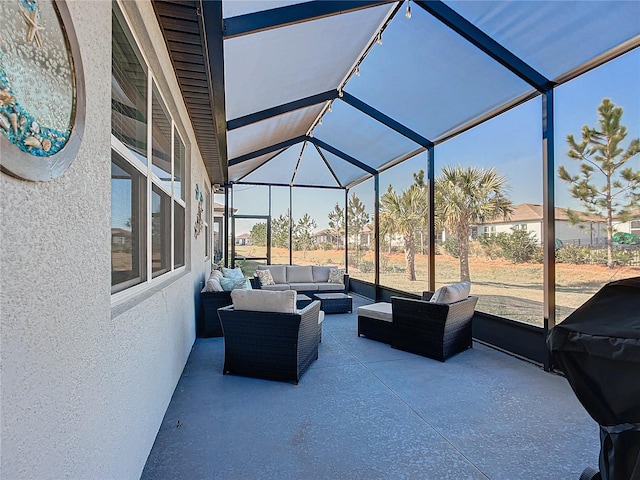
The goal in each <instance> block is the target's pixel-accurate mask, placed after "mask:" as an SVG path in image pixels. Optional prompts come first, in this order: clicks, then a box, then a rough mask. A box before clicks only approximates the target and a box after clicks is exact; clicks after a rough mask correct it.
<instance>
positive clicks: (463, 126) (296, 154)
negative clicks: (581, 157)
mask: <svg viewBox="0 0 640 480" xmlns="http://www.w3.org/2000/svg"><path fill="white" fill-rule="evenodd" d="M155 3H157V4H158V5H157V6H155V8H156V12H157V13H158V18H159V20H160V23H161V26H162V28H163V31H164V34H165V38H170V37H171V38H173V36H172V35H171V34H175V35H178V33H177V32H180V31H181V28H182V27H183V26H184V25H181V24H180V23H179V22H178V21H176V18H177V19H179V18H181V15H184V18H187V17H188V16H189V15H190V14H192V13H193V11H191V12H190V11H189V9H192V10H193V9H195V10H196V11H197V12H199V14H200V17H199V31H200V33H201V37H202V38H206V52H207V55H204V56H203V57H202V63H204V65H205V67H206V71H207V75H208V78H209V82H208V89H209V98H210V104H211V109H212V117H213V127H214V130H215V132H216V137H215V138H216V141H217V146H218V150H217V152H216V153H217V154H218V155H219V157H220V163H221V164H222V165H223V166H226V168H224V167H223V168H222V169H221V170H222V171H219V170H216V169H210V171H209V175H210V177H211V179H212V183H215V184H219V185H221V186H224V189H225V199H226V205H227V208H228V209H229V210H228V211H229V212H231V211H236V210H237V213H238V215H253V216H256V215H268V216H270V218H271V219H272V222H273V218H274V217H276V216H278V214H280V215H282V214H285V215H287V214H288V215H289V218H290V221H291V224H290V228H289V244H288V251H289V259H288V261H290V262H291V263H297V262H299V261H312V260H310V259H305V260H301V259H300V258H295V254H294V253H292V251H293V250H294V247H293V240H292V236H293V233H292V232H293V229H294V225H293V224H294V223H295V217H296V215H298V214H297V213H296V211H297V212H298V213H299V215H298V216H302V213H303V212H304V213H307V210H312V204H313V202H314V200H313V199H314V198H320V196H322V195H328V196H330V197H331V203H332V204H333V203H336V204H337V206H339V207H340V208H342V209H343V211H344V212H347V217H348V212H349V210H350V209H349V201H350V199H351V198H352V196H353V195H354V194H356V196H357V197H358V198H359V199H361V200H362V201H363V203H364V204H365V209H366V211H367V213H368V215H369V219H368V220H369V221H368V222H366V225H365V226H359V227H358V231H357V232H355V231H351V232H350V231H349V229H350V226H351V227H352V226H353V223H352V222H351V221H350V220H349V219H348V218H346V219H345V220H344V221H343V223H344V227H343V228H342V232H341V233H340V234H339V235H340V236H342V238H343V240H342V242H343V244H344V253H343V254H342V255H343V256H342V257H341V258H338V257H336V256H335V255H334V256H333V257H332V258H331V259H332V260H333V262H334V263H341V262H342V264H344V266H345V267H346V268H347V269H348V270H349V272H350V273H351V275H352V278H353V279H354V282H353V288H354V289H355V290H356V291H358V292H360V293H363V294H366V295H367V296H370V297H374V298H383V299H384V298H388V296H389V295H390V293H392V292H394V291H395V290H398V289H399V290H404V291H407V289H406V288H397V287H398V284H397V282H394V280H393V278H392V277H391V276H389V280H388V281H387V280H385V278H386V277H385V275H386V273H385V272H386V269H388V268H387V265H386V264H388V263H390V262H391V263H392V261H391V260H389V258H392V257H393V255H392V254H393V253H394V249H395V250H402V245H401V242H402V238H401V237H402V236H401V235H400V234H396V237H395V245H394V237H393V232H391V233H390V232H389V231H388V230H389V229H388V225H385V224H384V216H383V215H382V214H381V213H380V212H381V210H380V209H381V198H383V197H384V195H385V192H386V191H387V188H393V189H394V191H396V192H397V193H398V194H399V193H400V192H401V191H403V190H404V189H405V188H408V187H409V186H410V185H411V184H412V183H414V181H415V179H414V174H419V172H420V170H423V171H424V183H423V184H422V185H423V188H424V190H423V191H424V194H425V196H426V200H427V202H426V203H427V210H426V212H425V215H424V216H425V218H426V219H427V221H426V222H425V225H424V227H422V230H421V238H420V242H422V243H423V244H422V245H421V246H420V252H421V253H420V254H421V255H423V257H424V258H423V261H424V269H423V270H422V271H420V272H419V273H420V277H421V279H420V281H421V282H422V283H419V285H418V287H419V288H412V289H413V290H419V289H424V290H427V289H429V290H433V289H435V288H436V287H437V286H439V285H440V284H442V283H446V281H448V280H455V278H454V279H450V278H448V277H446V276H444V275H439V274H438V272H439V271H444V267H442V268H441V265H444V263H443V262H442V260H441V256H440V255H439V253H441V250H440V247H439V246H438V244H439V243H440V242H444V241H446V231H445V230H446V229H443V227H442V226H440V225H438V224H437V223H438V222H437V220H438V219H437V218H436V210H437V201H438V200H437V198H438V197H437V191H436V190H437V185H438V184H437V178H438V176H439V175H440V173H441V171H442V168H443V167H446V166H448V165H456V164H462V165H463V166H464V165H465V163H466V166H470V167H471V166H475V165H476V164H477V165H478V166H479V167H487V168H490V167H493V166H494V165H492V161H495V160H494V159H492V158H491V156H492V155H491V144H492V143H493V142H497V143H499V142H504V140H505V139H507V138H512V137H514V138H515V139H516V140H518V139H519V138H520V136H521V135H525V136H526V140H523V141H522V142H520V143H521V144H524V143H527V145H531V146H529V147H527V148H528V149H529V150H528V151H527V152H526V153H524V154H522V153H521V152H516V153H512V155H513V157H514V158H515V157H518V161H519V162H522V163H520V166H519V167H518V166H517V165H516V162H515V160H514V161H513V162H512V163H511V164H510V167H509V168H510V169H511V170H510V172H509V173H508V174H507V175H505V176H507V177H509V178H510V179H511V180H514V181H515V180H517V179H518V178H519V179H520V180H519V181H520V183H522V182H523V180H522V177H524V178H526V179H527V180H526V182H528V183H529V184H530V185H528V187H531V189H532V190H533V192H534V193H533V194H532V195H530V196H529V197H527V198H524V199H523V200H521V203H522V204H523V205H534V206H536V207H537V208H538V211H539V214H538V217H536V222H538V223H539V231H538V232H537V244H538V246H539V247H541V254H540V255H541V258H539V259H538V261H537V265H538V267H537V268H538V270H537V272H536V273H535V280H534V282H533V283H534V285H530V286H529V288H530V289H535V290H536V292H537V293H536V294H535V295H533V294H532V296H531V298H529V297H528V294H526V295H525V294H523V295H522V296H521V297H522V298H520V300H522V301H523V302H525V301H526V302H528V303H531V302H533V303H535V304H536V305H537V308H538V310H537V311H536V313H535V315H536V316H537V317H538V319H539V321H538V322H536V323H537V324H536V325H532V324H531V322H526V321H525V322H524V323H523V322H522V321H519V322H509V321H503V320H504V319H505V318H506V319H509V318H511V319H515V320H521V319H519V318H518V317H517V315H515V314H514V311H515V310H517V308H519V307H514V306H513V305H511V306H510V307H505V309H501V308H499V307H496V306H495V305H498V303H499V302H498V303H494V304H492V305H493V306H492V307H491V308H490V310H491V311H487V312H484V313H486V315H485V314H480V317H482V318H483V319H481V320H480V321H479V322H476V325H477V327H478V328H477V329H476V332H475V333H477V335H478V337H479V338H481V339H484V340H486V341H488V342H490V343H493V344H499V345H500V346H503V347H504V348H506V349H507V350H511V351H515V352H516V353H519V354H522V355H524V356H527V357H529V358H533V359H535V360H538V361H541V362H543V363H545V366H549V365H548V357H547V354H546V350H545V346H544V337H545V334H546V331H547V330H548V329H549V328H551V327H552V326H553V325H554V324H555V323H556V321H557V320H558V319H562V318H564V316H566V314H567V313H568V312H570V311H571V309H572V308H575V307H576V306H577V305H569V303H567V305H564V303H562V302H561V303H562V305H558V304H557V302H556V298H557V296H558V295H559V293H560V292H561V290H563V289H561V288H559V285H560V283H561V282H559V281H558V279H557V275H558V269H557V265H558V264H557V263H556V260H555V259H556V251H555V247H556V245H557V241H556V240H557V239H558V238H559V235H558V232H557V230H558V229H559V228H560V227H559V225H560V223H558V222H560V221H563V220H566V219H563V218H559V217H562V215H563V214H564V213H563V212H565V210H566V209H567V207H570V206H571V205H568V204H567V202H566V201H565V200H564V199H565V197H566V198H568V197H567V195H566V193H565V192H564V190H566V188H565V187H562V188H563V191H562V192H560V191H559V188H561V187H560V185H559V184H557V179H556V176H557V171H558V166H559V165H560V164H561V163H566V161H567V160H566V157H565V152H566V150H567V148H566V142H565V137H566V133H575V134H576V136H579V132H580V127H581V126H582V125H583V124H589V125H593V124H594V123H595V118H592V116H589V117H585V118H582V119H581V120H580V122H581V123H580V124H579V125H578V126H577V127H575V128H574V126H573V124H572V125H571V126H570V127H569V126H568V127H567V129H568V132H565V131H564V129H563V128H559V127H558V123H559V122H564V118H565V116H566V113H565V112H566V111H568V110H570V109H572V108H573V109H575V107H569V106H567V107H565V105H568V104H569V100H568V99H569V98H570V97H572V95H573V91H574V90H576V89H577V87H573V85H574V84H577V83H576V82H583V83H584V85H581V87H580V88H581V89H582V88H584V89H589V88H592V87H590V86H589V81H587V80H589V78H590V77H589V75H591V72H598V71H604V72H608V73H607V74H606V75H605V76H606V77H607V79H606V80H605V81H604V82H601V84H602V85H604V90H603V91H602V93H600V91H598V92H597V93H596V94H595V95H599V99H598V100H597V101H596V102H595V103H594V102H593V101H592V100H591V98H589V99H587V98H585V99H584V101H579V100H577V101H575V102H576V103H575V104H576V105H580V106H581V107H584V109H585V110H586V111H589V112H590V113H591V114H593V113H594V112H596V108H597V106H598V104H599V100H601V99H602V98H603V97H608V96H614V95H617V92H618V90H617V89H621V90H622V91H623V92H624V95H625V96H623V97H622V98H623V100H618V101H620V102H621V103H622V105H623V106H624V108H625V117H624V120H626V123H625V122H623V123H625V124H626V125H628V127H629V132H630V138H635V137H637V136H638V132H639V131H640V120H639V119H640V95H639V93H638V84H640V55H639V52H640V49H638V46H640V21H639V20H638V19H640V3H639V2H636V1H606V2H605V1H589V2H585V1H566V2H565V1H562V2H560V1H518V2H513V1H473V2H471V1H404V2H395V1H311V2H290V1H275V0H274V1H223V2H215V1H201V2H194V3H193V4H192V3H189V2H186V3H185V2H155ZM163 9H164V16H163ZM167 12H171V15H172V18H173V22H171V21H169V20H168V19H167ZM167 43H168V46H169V50H170V53H171V55H172V59H173V61H174V65H176V64H177V63H179V62H177V59H179V54H180V47H179V46H177V44H176V43H175V41H168V42H167ZM181 61H182V62H183V64H182V66H179V65H176V72H177V75H178V79H179V82H180V83H181V85H182V86H183V89H184V85H185V83H188V82H185V79H188V77H189V72H188V69H187V67H185V66H184V65H185V63H184V62H186V63H187V64H188V62H189V61H192V60H190V59H188V58H187V59H181ZM193 61H194V62H196V63H197V61H195V60H193ZM607 69H610V70H607ZM582 77H584V78H586V79H587V80H585V81H582V80H581V78H582ZM620 77H625V78H627V79H628V80H629V84H630V85H632V86H631V87H628V86H626V87H625V86H617V84H616V82H617V79H618V78H620ZM608 82H609V83H611V85H612V86H611V89H612V93H610V92H609V91H608V90H607V88H606V87H607V83H608ZM614 84H616V85H614ZM183 93H184V92H183ZM185 96H186V95H185ZM617 98H621V97H619V96H616V97H614V102H615V101H616V99H617ZM211 99H212V100H211ZM587 103H588V105H586V104H587ZM583 104H584V105H583ZM187 106H188V108H189V111H190V114H191V115H192V117H193V116H194V112H196V113H197V112H198V109H202V108H203V107H202V105H197V104H196V105H193V104H191V105H190V104H189V103H188V102H187ZM565 109H566V110H565ZM521 117H525V118H526V120H521ZM485 125H489V126H490V127H488V128H489V129H493V132H492V133H491V134H490V135H488V136H486V137H485V138H486V139H487V140H485V141H483V140H482V135H480V133H484V132H485V130H483V129H484V128H485V127H484V126H485ZM559 130H560V132H559ZM496 131H499V134H496ZM478 132H480V133H478ZM559 133H560V134H559ZM474 136H476V137H480V138H478V139H477V140H475V141H476V147H475V150H476V151H477V152H479V154H478V157H479V158H477V159H469V158H466V157H464V156H463V155H461V156H456V155H455V152H456V148H455V146H456V145H457V143H456V142H458V144H459V142H462V140H458V139H468V140H464V141H465V142H467V143H471V142H472V140H471V138H475V137H474ZM515 142H516V141H514V143H515ZM520 157H522V158H520ZM630 162H631V164H630V165H631V166H632V168H633V169H635V170H637V169H638V167H639V166H640V159H638V156H637V155H636V156H635V157H633V158H632V159H631V160H630ZM408 165H410V167H409V166H408ZM523 165H524V166H523ZM399 177H402V180H399V179H398V178H399ZM516 183H518V182H516ZM388 186H390V187H388ZM251 188H254V190H251ZM303 188H304V189H310V190H308V191H309V192H316V193H315V195H316V196H313V195H311V194H309V195H307V194H302V193H294V192H299V191H301V189H303ZM239 192H244V193H239ZM247 192H249V193H247ZM250 192H253V193H250ZM258 192H260V193H258ZM318 192H320V193H318ZM322 192H324V193H322ZM254 193H255V195H254ZM278 196H280V197H282V199H283V200H282V204H281V205H280V206H276V205H275V203H274V200H273V198H274V197H278ZM220 197H221V196H219V199H220ZM276 203H277V202H276ZM516 203H517V202H516V201H513V204H514V205H515V204H516ZM310 204H311V205H310ZM282 205H284V206H282ZM258 210H260V211H258ZM287 212H288V213H287ZM229 217H230V215H227V219H229ZM527 221H529V220H527ZM319 223H322V222H319ZM596 223H597V222H596ZM525 224H526V222H525V221H522V222H521V223H520V224H519V225H521V226H522V225H525ZM593 224H594V221H593V220H591V225H592V227H593ZM321 226H322V225H320V226H319V227H318V228H320V227H321ZM365 227H366V228H365ZM272 228H273V226H272V227H271V229H272ZM474 228H479V227H478V226H477V225H472V231H471V232H470V235H472V236H473V234H474V231H473V229H474ZM489 228H490V227H489V226H487V231H489V230H488V229H489ZM530 228H531V227H530ZM232 230H234V231H232ZM328 230H330V229H328ZM334 230H336V233H337V230H338V229H334ZM365 230H366V232H365ZM246 233H248V232H240V231H238V230H237V229H235V228H233V229H232V228H231V226H230V225H229V223H227V235H225V239H226V241H227V243H228V245H227V250H226V251H227V253H231V252H232V250H235V248H234V247H235V246H236V244H237V241H236V238H235V237H236V235H240V234H246ZM354 236H357V239H356V240H350V239H353V238H354ZM363 238H366V239H367V242H366V245H364V246H365V247H366V249H367V250H366V252H367V253H366V254H365V255H364V256H362V257H361V258H359V259H358V261H366V262H369V263H370V264H371V265H369V264H367V265H369V267H368V268H369V269H370V271H368V272H359V271H358V270H359V269H357V268H354V267H353V262H351V260H350V258H351V257H350V255H354V254H352V253H350V252H351V251H352V250H353V249H354V247H356V248H358V249H359V248H360V246H362V245H363V244H364V243H363ZM416 238H417V236H416ZM592 238H593V234H592ZM327 243H331V242H327ZM336 243H337V244H339V243H340V242H339V241H338V242H336ZM350 244H351V245H350ZM305 252H306V250H305ZM387 254H388V255H387ZM261 255H262V254H261ZM357 255H358V256H359V257H360V256H361V253H360V252H358V254H357ZM265 256H270V255H267V254H265ZM362 258H366V259H367V260H362ZM316 260H318V259H316ZM392 267H393V268H395V266H394V265H392ZM393 268H390V271H393ZM397 269H402V266H401V265H399V266H398V267H397ZM473 273H474V272H472V274H473ZM389 275H391V274H389ZM493 275H494V276H497V277H499V276H500V275H501V273H500V272H499V271H496V272H494V274H493ZM568 275H569V276H571V275H572V273H571V272H569V273H568ZM585 275H587V276H588V274H585ZM617 275H619V276H623V277H624V276H637V275H640V273H639V272H638V266H637V264H635V265H634V264H633V263H631V264H630V266H629V268H627V269H625V270H623V271H621V272H617ZM577 276H580V275H577ZM473 277H474V276H473V275H472V283H473V282H474V278H473ZM476 277H477V278H480V277H479V276H477V275H476ZM490 277H491V274H489V277H487V278H488V279H487V280H485V281H484V283H485V284H489V283H492V280H491V279H490ZM496 280H497V279H496ZM385 282H386V283H385ZM481 283H482V282H478V288H482V287H481V285H480V284H481ZM507 283H508V282H507ZM530 283H531V282H530ZM595 283H597V280H595ZM603 283H604V282H603ZM474 285H475V284H474ZM581 288H582V287H581V284H580V283H578V282H577V283H576V284H575V285H571V286H570V287H567V288H566V290H571V289H575V290H581ZM590 288H591V289H594V291H595V290H597V288H596V287H595V286H594V285H590ZM587 290H588V289H586V290H584V291H583V293H584V295H583V297H581V299H580V300H581V301H582V300H585V299H586V298H587V297H588V291H587ZM480 295H481V296H482V292H480ZM510 295H511V294H510V293H509V288H507V289H505V291H504V293H503V294H502V295H494V296H495V297H496V298H497V297H505V298H506V297H510ZM518 295H519V294H518V293H516V294H515V296H516V297H518ZM505 302H506V303H509V302H508V301H505ZM563 302H564V300H563ZM482 306H483V305H482V302H481V303H480V304H479V309H480V310H481V311H482ZM565 307H566V308H565ZM516 330H517V331H518V332H520V333H518V334H514V333H513V332H514V331H516ZM520 334H522V336H520V337H519V336H518V335H520ZM507 337H508V338H509V342H508V343H510V344H509V345H505V344H504V342H502V340H503V339H505V338H507ZM514 339H515V340H514ZM514 343H515V344H517V345H514Z"/></svg>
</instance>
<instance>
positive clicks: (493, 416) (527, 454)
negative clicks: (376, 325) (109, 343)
mask: <svg viewBox="0 0 640 480" xmlns="http://www.w3.org/2000/svg"><path fill="white" fill-rule="evenodd" d="M367 303H371V301H370V300H368V299H365V298H362V297H358V296H355V295H354V313H353V314H340V315H327V316H326V317H325V321H324V327H323V341H322V343H321V344H320V348H319V359H318V360H317V361H316V362H315V363H314V364H312V366H311V367H310V368H309V370H307V372H306V373H305V374H304V376H303V377H302V378H301V380H300V383H299V385H294V384H290V383H282V382H274V381H268V380H260V379H252V378H244V377H239V376H233V375H226V376H223V375H222V373H221V372H222V364H223V359H224V339H222V338H212V339H198V340H197V341H196V343H195V345H194V346H193V350H192V352H191V356H190V358H189V361H188V363H187V365H186V367H185V369H184V372H183V374H182V378H181V379H180V381H179V383H178V386H177V388H176V391H175V392H174V395H173V399H172V401H171V404H170V405H169V408H168V410H167V412H166V414H165V417H164V420H163V422H162V426H161V428H160V431H159V432H158V435H157V438H156V441H155V444H154V446H153V449H152V451H151V454H150V455H149V458H148V460H147V464H146V466H145V469H144V472H143V475H142V478H143V479H167V480H168V479H171V480H179V479H216V478H224V479H350V480H351V479H367V480H369V479H401V478H402V479H455V480H458V479H487V478H488V479H496V480H497V479H505V480H515V479H547V480H565V479H566V480H570V479H575V480H578V478H579V476H580V473H581V472H582V471H583V469H584V468H585V467H587V466H594V467H597V463H598V452H599V440H598V438H599V437H598V435H599V431H598V425H597V423H596V422H594V421H593V420H592V419H591V418H590V417H589V416H588V415H587V413H586V412H585V410H584V408H583V407H582V406H581V405H580V403H579V402H578V400H577V399H576V397H575V395H574V394H573V392H572V391H571V388H570V386H569V384H568V383H567V381H566V379H564V378H563V377H561V376H558V375H554V374H551V373H547V372H544V371H543V370H542V369H541V368H540V367H538V366H536V365H532V364H530V363H527V362H524V361H522V360H519V359H516V358H513V357H511V356H509V355H506V354H504V353H501V352H498V351H496V350H493V349H491V348H488V347H486V346H483V345H479V344H475V343H474V348H473V349H471V350H468V351H466V352H463V353H461V354H458V355H456V356H454V357H452V358H451V359H449V360H447V362H446V363H441V362H438V361H435V360H430V359H428V358H423V357H420V356H417V355H413V354H410V353H406V352H403V351H399V350H394V349H392V348H391V347H389V345H385V344H382V343H379V342H375V341H372V340H369V339H366V338H364V337H360V338H359V337H358V336H357V333H356V332H357V321H356V313H355V309H356V308H357V306H360V305H364V304H367Z"/></svg>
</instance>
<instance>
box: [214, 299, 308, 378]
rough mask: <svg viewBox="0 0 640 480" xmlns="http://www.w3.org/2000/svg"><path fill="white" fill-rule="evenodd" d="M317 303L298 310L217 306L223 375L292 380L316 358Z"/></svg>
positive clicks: (299, 375)
mask: <svg viewBox="0 0 640 480" xmlns="http://www.w3.org/2000/svg"><path fill="white" fill-rule="evenodd" d="M319 313H320V302H319V301H314V302H312V303H310V304H309V305H308V306H306V307H305V308H304V309H302V310H300V311H299V312H298V313H274V312H253V311H246V310H234V308H233V306H232V305H230V306H228V307H224V308H220V309H219V310H218V315H219V316H220V323H221V324H222V331H223V332H224V367H223V370H222V373H223V374H227V373H232V374H237V375H243V376H247V377H257V378H266V379H270V380H281V381H293V382H295V383H296V384H297V383H298V381H299V380H300V377H301V376H302V374H303V373H304V372H305V371H306V370H307V368H308V367H309V365H311V364H312V363H313V362H314V361H315V360H317V358H318V342H319V341H320V338H319V327H318V315H319Z"/></svg>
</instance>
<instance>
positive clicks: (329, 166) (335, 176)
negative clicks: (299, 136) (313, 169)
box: [313, 144, 342, 187]
mask: <svg viewBox="0 0 640 480" xmlns="http://www.w3.org/2000/svg"><path fill="white" fill-rule="evenodd" d="M313 147H314V148H315V149H316V151H317V152H318V155H320V158H321V159H322V161H323V162H324V164H325V165H326V167H327V169H328V170H329V171H330V172H331V175H333V179H334V180H335V181H336V183H337V184H338V185H340V187H342V182H341V181H340V180H339V179H338V176H337V175H336V172H334V171H333V168H331V165H330V164H329V162H328V161H327V159H326V157H325V156H324V153H322V150H320V148H319V147H318V146H317V145H315V144H314V145H313Z"/></svg>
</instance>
